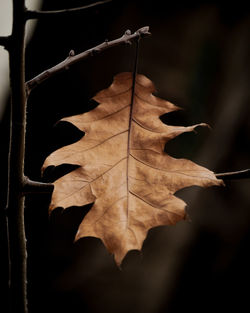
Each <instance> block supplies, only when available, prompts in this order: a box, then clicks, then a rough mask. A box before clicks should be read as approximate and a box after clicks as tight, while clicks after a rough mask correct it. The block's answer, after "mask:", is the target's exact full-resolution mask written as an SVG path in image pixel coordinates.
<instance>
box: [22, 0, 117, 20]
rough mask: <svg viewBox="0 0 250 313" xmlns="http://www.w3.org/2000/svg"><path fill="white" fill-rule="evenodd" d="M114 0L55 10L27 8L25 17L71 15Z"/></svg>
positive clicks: (37, 17)
mask: <svg viewBox="0 0 250 313" xmlns="http://www.w3.org/2000/svg"><path fill="white" fill-rule="evenodd" d="M111 1H112V0H105V1H98V2H95V3H91V4H87V5H84V6H81V7H78V8H72V9H64V10H53V11H33V10H27V11H26V12H25V18H26V20H31V19H40V18H47V17H53V18H54V17H65V16H69V15H71V14H77V13H82V12H83V11H85V10H86V9H91V8H94V7H96V6H99V5H102V4H106V3H108V2H111Z"/></svg>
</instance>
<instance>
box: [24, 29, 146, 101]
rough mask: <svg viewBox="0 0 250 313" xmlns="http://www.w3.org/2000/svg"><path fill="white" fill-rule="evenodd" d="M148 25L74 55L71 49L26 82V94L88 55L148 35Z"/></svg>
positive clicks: (129, 42)
mask: <svg viewBox="0 0 250 313" xmlns="http://www.w3.org/2000/svg"><path fill="white" fill-rule="evenodd" d="M149 35H150V32H149V27H148V26H145V27H142V28H140V29H138V30H137V31H136V32H135V33H133V34H131V31H130V30H127V31H126V32H125V33H124V35H123V36H122V37H120V38H118V39H115V40H112V41H104V42H103V43H101V44H100V45H98V46H96V47H94V48H91V49H89V50H86V51H84V52H82V53H80V54H77V55H75V53H74V51H73V50H71V51H70V53H69V56H68V57H67V58H66V59H65V60H64V61H62V62H60V63H58V64H57V65H55V66H53V67H51V68H50V69H48V70H46V71H44V72H42V73H41V74H39V75H37V76H36V77H34V78H32V79H31V80H29V81H27V82H26V92H27V95H29V93H30V92H31V90H33V89H34V88H35V87H36V86H38V85H39V84H41V83H42V82H44V81H45V80H47V79H48V78H50V77H52V76H54V75H55V74H57V73H59V72H61V71H64V70H67V69H69V67H70V66H71V65H73V64H75V63H77V62H79V61H81V60H83V59H85V58H87V57H89V56H94V55H96V54H98V53H100V52H102V51H104V50H106V49H108V48H111V47H114V46H117V45H120V44H123V43H128V44H131V41H132V40H134V39H138V38H141V37H146V36H149Z"/></svg>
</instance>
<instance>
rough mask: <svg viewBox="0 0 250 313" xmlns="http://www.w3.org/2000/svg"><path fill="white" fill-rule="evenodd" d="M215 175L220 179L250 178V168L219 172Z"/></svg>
mask: <svg viewBox="0 0 250 313" xmlns="http://www.w3.org/2000/svg"><path fill="white" fill-rule="evenodd" d="M215 176H216V177H217V178H218V179H223V180H231V179H244V178H250V169H246V170H242V171H237V172H228V173H218V174H215Z"/></svg>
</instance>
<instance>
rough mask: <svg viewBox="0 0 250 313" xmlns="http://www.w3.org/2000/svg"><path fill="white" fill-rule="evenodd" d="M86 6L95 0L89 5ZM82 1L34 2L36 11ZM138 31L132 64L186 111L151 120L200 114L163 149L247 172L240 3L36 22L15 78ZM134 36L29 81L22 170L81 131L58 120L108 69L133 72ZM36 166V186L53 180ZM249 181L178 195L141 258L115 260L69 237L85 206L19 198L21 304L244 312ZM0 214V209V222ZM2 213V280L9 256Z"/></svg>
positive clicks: (248, 40)
mask: <svg viewBox="0 0 250 313" xmlns="http://www.w3.org/2000/svg"><path fill="white" fill-rule="evenodd" d="M92 2H94V1H92ZM87 3H91V1H89V2H87V1H84V0H78V1H77V0H71V1H66V0H54V1H51V0H50V1H49V0H44V1H43V9H44V10H52V9H63V8H70V7H75V6H80V5H83V4H87ZM146 25H149V26H150V31H151V32H152V36H151V37H149V38H145V39H143V40H141V41H140V48H139V64H138V72H139V73H142V74H144V75H146V76H148V77H149V78H150V79H151V80H152V81H153V82H154V83H155V85H156V88H157V96H159V97H161V98H164V99H167V100H169V101H171V102H173V103H175V104H176V105H178V106H180V107H182V108H183V109H184V110H182V111H179V112H175V113H171V114H169V115H168V116H165V117H164V118H163V119H164V121H165V122H167V123H170V124H175V125H185V126H186V125H191V124H196V123H200V122H206V123H208V124H209V125H210V126H211V128H212V129H211V130H209V129H201V128H199V129H198V131H197V133H196V134H195V133H187V134H183V135H181V136H179V137H178V138H176V139H174V140H173V141H171V142H170V143H169V144H168V145H167V147H166V151H167V152H168V153H169V154H170V155H172V156H174V157H178V158H179V157H186V158H190V159H191V160H193V161H195V162H197V163H199V164H200V165H203V166H206V167H208V168H209V169H211V170H213V171H214V172H216V173H219V172H228V171H234V170H241V169H245V168H249V164H250V159H249V152H250V147H249V141H250V123H249V114H250V106H249V103H250V92H249V90H250V88H249V83H250V70H249V66H250V58H249V56H250V10H249V8H248V4H247V2H245V1H244V2H243V1H237V2H227V3H222V2H219V1H199V2H194V1H188V2H184V1H159V0H154V1H139V0H136V1H115V0H113V1H112V2H110V3H108V4H106V5H102V6H99V7H98V8H94V9H89V10H88V11H86V12H85V13H82V14H79V15H74V17H70V18H50V19H49V18H48V19H45V20H42V21H39V22H38V24H37V27H36V30H35V32H34V35H33V38H32V40H31V41H30V43H29V44H28V46H27V50H26V52H27V54H26V66H27V72H26V78H27V80H28V79H30V78H32V77H34V76H35V75H37V74H38V73H40V72H41V71H43V70H45V69H47V68H49V67H51V66H53V65H55V64H56V63H58V62H60V61H62V60H63V59H65V57H66V56H67V55H68V53H69V51H70V50H71V49H74V50H75V52H76V53H79V52H81V51H84V50H86V49H89V48H91V47H93V46H95V45H97V44H99V43H101V42H103V41H104V40H105V39H109V40H112V39H115V38H118V37H120V36H121V35H122V34H123V33H124V32H125V31H126V30H127V29H130V30H131V31H132V32H134V31H136V30H137V29H138V28H140V27H142V26H146ZM134 55H135V45H132V46H129V45H126V46H118V47H115V48H112V49H109V50H106V51H105V52H103V53H101V54H100V55H97V56H95V57H91V58H89V59H86V60H83V61H82V62H80V63H78V64H76V65H74V66H73V67H72V68H70V70H68V71H66V72H64V73H61V74H58V75H57V76H55V77H53V78H51V79H50V80H48V81H46V82H45V83H44V84H43V85H41V86H39V87H37V88H36V89H35V90H34V91H33V92H32V94H31V96H30V98H29V102H28V116H27V145H26V163H25V165H26V169H25V173H26V175H27V176H29V177H30V178H31V179H33V180H41V174H40V168H41V166H42V164H43V161H44V160H45V158H46V157H47V156H48V155H49V154H50V153H51V152H52V151H54V150H55V149H57V148H59V147H61V146H63V145H65V144H70V143H72V142H74V141H76V140H78V139H79V138H80V137H81V136H82V133H81V132H79V131H78V130H77V129H75V128H74V127H73V126H72V125H69V124H67V123H57V122H58V121H59V120H60V119H61V118H62V117H65V116H70V115H74V114H79V113H82V112H84V111H87V110H90V109H91V108H93V107H94V106H95V104H94V103H93V102H92V101H90V99H91V97H93V96H94V95H95V93H96V92H97V91H99V90H101V89H104V88H106V87H108V86H109V84H110V83H111V82H112V78H113V76H114V75H115V74H117V73H119V72H122V71H132V69H133V63H134ZM8 121H9V101H8V104H7V106H6V109H5V113H4V117H3V120H2V121H1V125H0V127H1V128H0V130H1V135H2V136H1V209H2V208H3V207H4V206H5V192H6V179H7V151H8ZM51 175H52V176H53V175H57V174H51V173H47V174H46V175H45V178H43V179H44V180H45V181H46V180H47V181H48V180H50V179H51ZM249 190H250V181H249V180H238V181H230V182H227V183H226V186H225V187H216V188H215V187H214V188H208V189H204V190H203V189H201V188H198V187H191V188H188V189H185V190H182V191H179V192H178V193H177V195H178V196H179V197H181V198H182V199H184V200H185V201H186V202H187V204H188V206H187V212H188V214H189V217H190V218H189V220H188V221H183V222H180V223H178V224H177V225H176V226H171V227H157V228H155V229H152V230H150V232H149V234H148V237H147V239H146V240H145V243H144V246H143V249H142V253H139V252H136V251H131V252H130V253H129V254H128V255H127V256H126V258H125V260H124V262H123V265H122V269H121V270H120V269H118V268H117V267H116V265H115V263H114V260H113V257H112V256H110V255H109V254H108V253H107V251H106V250H105V248H104V246H103V245H102V243H101V242H100V241H99V240H98V239H94V238H86V239H81V240H80V241H78V242H77V243H76V244H73V239H74V235H75V232H76V230H77V227H78V225H79V224H80V222H81V219H82V218H83V216H84V215H85V214H86V212H87V211H88V210H89V207H87V208H85V207H84V208H79V207H78V208H77V207H74V208H70V209H68V210H66V211H64V212H63V213H62V211H61V210H60V209H56V210H55V211H54V212H53V213H52V215H51V217H50V218H48V205H49V201H50V197H49V195H30V196H28V197H27V200H26V210H25V219H26V236H27V245H28V280H29V284H28V292H29V306H30V313H42V312H47V313H52V312H55V311H56V312H60V313H64V312H71V313H76V312H87V313H101V312H102V313H163V312H168V313H177V312H181V311H183V310H186V311H188V312H203V313H205V312H226V311H227V310H229V309H231V310H233V309H234V310H235V311H236V312H241V311H243V310H244V311H247V310H249V309H250V306H249V299H248V295H249V279H250V270H249V263H250V254H249V245H250V195H249ZM2 215H3V214H2V213H1V218H2ZM3 221H4V219H3V218H2V219H1V243H2V244H1V248H0V249H1V259H2V261H3V263H4V267H2V268H1V277H3V279H1V283H2V284H3V285H4V287H5V290H6V288H7V258H6V251H7V250H6V243H5V231H4V223H3Z"/></svg>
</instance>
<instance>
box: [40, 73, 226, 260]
mask: <svg viewBox="0 0 250 313" xmlns="http://www.w3.org/2000/svg"><path fill="white" fill-rule="evenodd" d="M154 91H155V87H154V85H153V83H152V82H151V81H150V80H149V79H148V78H146V77H145V76H143V75H139V74H137V76H136V79H135V81H134V79H133V75H132V74H131V73H121V74H118V75H117V76H116V77H115V78H114V81H113V83H112V84H111V86H110V87H109V88H107V89H105V90H102V91H100V92H99V93H98V94H97V95H96V96H95V97H94V100H96V101H97V102H98V103H99V105H98V106H97V107H96V108H95V109H94V110H92V111H90V112H87V113H84V114H81V115H77V116H71V117H68V118H64V119H63V120H64V121H68V122H70V123H72V124H73V125H75V126H76V127H78V128H79V129H80V130H82V131H83V132H85V136H84V137H83V138H81V140H79V141H78V142H76V143H74V144H71V145H69V146H65V147H63V148H61V149H59V150H57V151H55V152H54V153H52V154H51V155H50V156H49V157H48V158H47V159H46V161H45V163H44V167H47V166H49V165H54V166H57V165H60V164H62V163H68V164H77V165H79V166H80V167H79V168H77V169H76V170H74V171H72V172H70V173H69V174H66V175H65V176H63V177H61V178H59V179H58V180H57V181H56V182H55V189H54V192H53V195H52V202H51V206H50V210H53V209H54V208H55V207H58V206H59V207H63V208H67V207H70V206H83V205H85V204H88V203H92V202H94V205H93V207H92V208H91V210H90V211H89V212H88V214H87V215H86V216H85V218H84V219H83V221H82V222H81V224H80V226H79V229H78V232H77V234H76V240H78V239H80V238H82V237H86V236H93V237H97V238H100V239H101V240H102V241H103V243H104V244H105V246H106V247H107V249H108V251H109V252H110V253H112V254H114V256H115V260H116V262H117V264H118V265H119V264H120V263H121V262H122V260H123V258H124V256H125V255H126V253H127V252H128V251H129V250H133V249H138V250H140V249H141V247H142V244H143V241H144V239H145V237H146V235H147V232H148V230H149V229H150V228H152V227H155V226H159V225H173V224H175V223H176V222H178V221H179V220H182V219H183V218H185V202H184V201H183V200H181V199H179V198H177V197H175V196H174V193H175V192H176V191H178V190H180V189H181V188H184V187H187V186H192V185H198V186H203V187H207V186H211V185H221V184H222V181H221V180H218V179H216V177H215V175H214V173H213V172H211V171H209V170H208V169H206V168H204V167H201V166H199V165H197V164H195V163H193V162H191V161H189V160H186V159H175V158H173V157H170V156H169V155H167V154H166V153H165V152H164V146H165V143H166V142H167V141H169V140H170V139H172V138H174V137H176V136H178V135H179V134H182V133H184V132H190V131H192V130H194V128H195V127H197V126H200V125H201V126H202V125H205V124H198V125H194V126H189V127H179V126H169V125H166V124H164V123H162V122H161V120H160V119H159V116H161V115H163V114H165V113H168V112H171V111H174V110H177V109H178V108H177V107H176V106H174V105H173V104H171V103H170V102H168V101H165V100H162V99H160V98H157V97H155V96H154V95H153V94H152V93H153V92H154ZM131 103H132V105H131Z"/></svg>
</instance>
